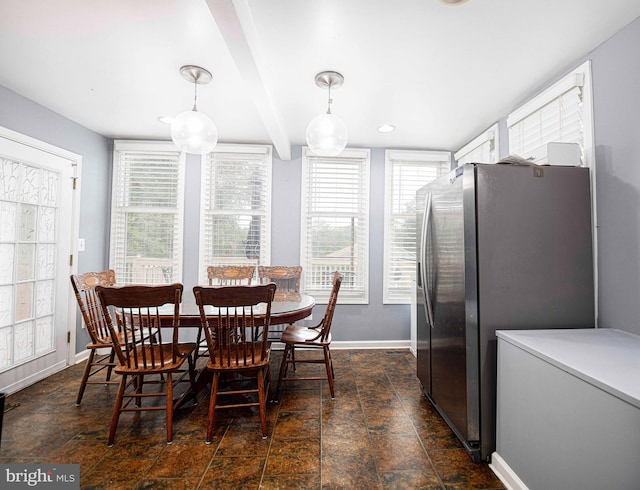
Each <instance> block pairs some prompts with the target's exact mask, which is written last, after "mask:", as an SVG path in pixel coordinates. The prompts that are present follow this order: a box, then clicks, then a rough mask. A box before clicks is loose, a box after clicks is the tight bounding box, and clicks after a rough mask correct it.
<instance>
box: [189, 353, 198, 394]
mask: <svg viewBox="0 0 640 490" xmlns="http://www.w3.org/2000/svg"><path fill="white" fill-rule="evenodd" d="M188 362H189V383H190V384H191V394H192V395H193V402H194V403H195V404H196V405H197V404H198V388H197V387H196V361H195V358H192V357H191V356H189V359H188Z"/></svg>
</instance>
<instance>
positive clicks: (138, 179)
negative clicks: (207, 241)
mask: <svg viewBox="0 0 640 490" xmlns="http://www.w3.org/2000/svg"><path fill="white" fill-rule="evenodd" d="M183 208H184V157H182V156H181V155H180V152H179V151H178V150H176V148H175V146H174V145H173V144H171V143H165V142H148V143H147V142H136V141H116V142H115V147H114V162H113V194H112V205H111V247H110V267H111V268H112V269H114V270H115V272H116V280H117V282H118V283H120V284H131V283H136V284H158V283H171V282H180V281H181V280H182V228H183V226H182V224H183Z"/></svg>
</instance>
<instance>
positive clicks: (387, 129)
mask: <svg viewBox="0 0 640 490" xmlns="http://www.w3.org/2000/svg"><path fill="white" fill-rule="evenodd" d="M395 129H396V127H395V126H393V125H391V124H383V125H382V126H379V127H378V132H379V133H391V132H392V131H395Z"/></svg>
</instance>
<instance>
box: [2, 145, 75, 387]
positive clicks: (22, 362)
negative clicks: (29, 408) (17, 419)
mask: <svg viewBox="0 0 640 490" xmlns="http://www.w3.org/2000/svg"><path fill="white" fill-rule="evenodd" d="M73 174H74V162H73V161H70V160H68V159H66V158H62V157H60V156H57V155H54V154H52V153H51V152H50V151H42V150H40V149H37V148H34V147H33V146H28V145H24V144H22V143H20V142H17V141H12V140H10V139H6V138H3V137H2V135H1V134H0V390H4V391H8V392H13V391H15V390H16V389H19V388H20V387H22V386H25V385H27V384H31V383H33V382H34V381H37V380H38V379H40V378H42V377H45V376H47V375H48V374H50V373H51V372H55V371H56V370H59V369H61V368H63V367H65V366H66V365H67V363H68V357H69V346H68V343H67V330H68V326H69V325H70V324H71V323H70V322H69V284H68V282H69V273H70V264H69V257H70V255H71V243H72V242H71V234H72V233H71V230H72V229H73V227H72V221H73V219H72V216H73V212H72V209H73V197H72V196H73V194H74V193H73V192H72V186H73V176H74V175H73Z"/></svg>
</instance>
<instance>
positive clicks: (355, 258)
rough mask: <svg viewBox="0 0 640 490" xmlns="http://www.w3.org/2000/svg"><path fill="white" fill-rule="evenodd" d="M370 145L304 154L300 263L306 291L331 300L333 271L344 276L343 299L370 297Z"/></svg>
mask: <svg viewBox="0 0 640 490" xmlns="http://www.w3.org/2000/svg"><path fill="white" fill-rule="evenodd" d="M369 162H370V152H369V150H345V151H343V152H342V153H341V154H340V156H337V157H318V156H316V155H314V154H313V153H311V151H310V150H308V149H307V148H304V149H303V156H302V165H303V167H302V223H301V247H300V250H301V259H300V262H301V265H302V267H303V273H304V284H305V291H306V292H308V293H309V294H311V295H312V296H314V297H315V298H316V300H319V301H326V300H327V299H328V297H329V293H330V291H331V285H332V279H333V273H334V272H335V271H336V270H338V271H340V272H342V273H343V275H344V279H343V281H342V286H341V289H340V296H339V300H338V301H339V302H341V303H354V304H355V303H362V304H365V303H367V302H368V299H369V296H368V294H369V293H368V289H369V277H368V274H369V272H368V263H369Z"/></svg>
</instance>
